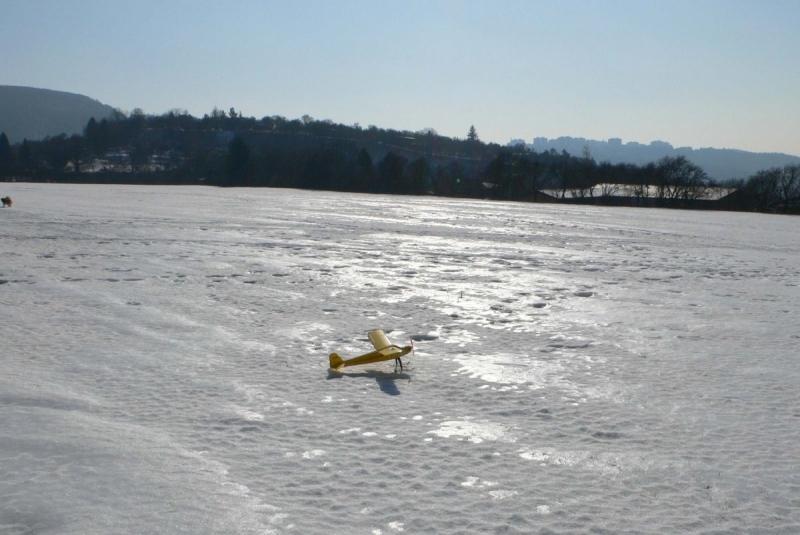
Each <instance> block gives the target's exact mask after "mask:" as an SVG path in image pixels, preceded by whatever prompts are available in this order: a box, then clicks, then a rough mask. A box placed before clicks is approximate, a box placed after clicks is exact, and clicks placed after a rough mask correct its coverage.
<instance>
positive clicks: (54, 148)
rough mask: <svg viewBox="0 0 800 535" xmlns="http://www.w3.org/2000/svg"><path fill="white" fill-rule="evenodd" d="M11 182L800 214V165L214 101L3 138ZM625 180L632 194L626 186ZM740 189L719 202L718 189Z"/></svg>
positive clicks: (1, 167)
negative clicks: (748, 172) (752, 166)
mask: <svg viewBox="0 0 800 535" xmlns="http://www.w3.org/2000/svg"><path fill="white" fill-rule="evenodd" d="M0 180H29V181H58V182H91V183H139V184H207V185H216V186H223V187H285V188H300V189H316V190H332V191H344V192H364V193H387V194H404V195H438V196H450V197H469V198H490V199H498V200H511V201H544V200H550V201H552V200H558V201H560V202H578V203H580V202H584V203H589V202H591V203H615V204H620V203H622V202H624V203H630V204H637V205H646V206H665V207H685V208H712V207H716V208H724V209H731V210H748V211H762V212H782V213H800V165H794V166H792V165H788V166H785V167H783V168H772V169H767V170H763V171H760V172H758V173H757V174H755V175H753V176H751V177H749V178H746V179H741V180H736V181H727V182H726V183H722V184H720V183H717V182H715V181H713V180H711V179H710V178H709V177H708V175H707V174H706V173H705V171H704V170H703V169H702V168H700V167H699V166H697V165H695V164H693V163H692V162H691V161H689V160H688V159H687V158H685V157H684V156H677V157H671V156H670V157H665V158H662V159H660V160H658V161H656V162H652V163H649V164H646V165H636V164H611V163H608V162H602V163H597V162H596V161H595V160H594V159H593V158H592V156H591V154H590V153H589V150H588V148H585V149H584V152H583V154H582V155H581V156H573V155H571V154H569V153H567V152H566V151H562V152H560V153H559V152H556V151H555V150H550V151H543V152H536V151H535V150H533V149H531V148H529V147H525V146H524V145H522V144H520V145H515V146H508V147H502V146H500V145H497V144H495V143H484V142H483V141H481V140H480V138H479V136H478V133H477V130H476V129H475V127H474V126H471V127H470V128H469V131H468V133H467V135H466V137H465V138H463V139H459V138H450V137H446V136H441V135H439V134H438V133H437V132H436V131H435V130H434V129H433V128H426V129H423V130H420V131H417V132H410V131H397V130H392V129H382V128H378V127H376V126H374V125H370V126H368V127H366V128H363V127H361V126H360V125H358V124H354V125H343V124H337V123H334V122H333V121H330V120H316V119H314V118H312V117H310V116H308V115H305V116H303V117H301V118H300V119H293V120H290V119H287V118H285V117H282V116H269V117H263V118H261V119H256V118H254V117H244V116H243V114H242V113H241V112H237V111H236V110H235V109H234V108H230V109H229V110H228V111H224V110H219V109H217V108H215V109H214V110H212V112H211V113H209V114H206V115H204V116H203V117H201V118H198V117H193V116H191V115H190V114H188V113H187V112H185V111H182V110H171V111H170V112H167V113H165V114H162V115H147V114H145V113H144V112H143V111H142V110H140V109H135V110H134V111H133V112H131V113H123V112H120V111H117V112H115V114H114V115H113V116H112V117H110V118H107V119H102V120H101V121H96V120H95V119H91V120H90V121H89V122H88V124H87V125H86V128H85V129H84V132H83V134H82V135H73V136H69V137H68V136H66V135H61V136H55V137H49V138H46V139H44V140H41V141H29V140H24V141H22V142H21V143H18V144H16V145H14V146H11V145H10V144H9V142H8V138H7V137H6V135H5V134H4V133H2V134H0ZM622 188H624V190H625V191H624V193H623V192H621V191H620V189H622ZM719 188H728V189H729V190H730V191H735V192H734V193H732V194H731V195H728V196H726V197H725V199H722V200H720V201H712V200H711V198H712V196H710V194H709V193H710V192H711V191H712V190H715V189H717V190H718V189H719Z"/></svg>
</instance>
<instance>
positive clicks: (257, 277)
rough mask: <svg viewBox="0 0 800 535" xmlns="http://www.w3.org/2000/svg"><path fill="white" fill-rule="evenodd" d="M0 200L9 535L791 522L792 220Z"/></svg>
mask: <svg viewBox="0 0 800 535" xmlns="http://www.w3.org/2000/svg"><path fill="white" fill-rule="evenodd" d="M0 195H3V196H5V195H10V196H11V197H12V198H13V199H14V206H13V208H5V209H0V533H3V534H14V535H16V534H34V533H35V534H75V535H77V534H81V535H86V534H112V533H113V534H117V533H120V534H121V533H132V534H133V533H135V534H140V533H142V534H143V533H154V534H162V533H193V534H197V533H236V534H239V533H243V534H272V533H275V534H284V533H297V534H331V533H342V534H365V535H374V534H382V535H389V534H399V533H404V534H416V533H432V534H453V533H558V534H566V533H575V534H578V533H609V534H621V533H645V534H665V533H720V534H723V533H724V534H737V533H741V534H751V533H765V534H787V535H788V534H797V533H800V287H799V286H798V285H799V284H800V253H798V249H800V218H797V217H781V216H769V215H755V214H742V213H707V212H686V211H668V210H652V209H623V208H594V207H564V206H553V205H531V204H509V203H498V202H479V201H464V200H445V199H436V198H409V197H383V196H366V195H344V194H334V193H322V192H300V191H293V190H275V189H257V190H246V189H231V190H224V189H214V188H205V187H195V188H188V187H187V188H179V187H135V186H124V187H116V186H67V185H46V184H21V183H16V184H2V191H0ZM374 328H383V329H384V330H385V331H386V332H387V334H388V336H389V338H390V339H391V340H392V341H393V342H395V343H397V344H400V345H405V344H408V341H409V338H413V339H414V340H415V347H416V351H415V355H414V356H409V358H407V359H404V360H405V362H406V364H407V365H409V366H410V367H411V368H412V370H411V371H410V372H404V373H394V371H393V370H394V365H393V363H392V362H384V363H380V364H376V365H372V366H366V367H361V368H346V369H345V371H346V373H344V374H341V375H339V374H333V373H329V371H328V353H329V352H331V351H337V352H339V353H340V354H341V355H342V356H343V357H345V358H347V357H351V356H355V355H358V354H360V353H364V352H367V351H368V350H370V348H371V346H370V345H369V342H368V341H367V338H366V336H365V333H366V331H367V330H369V329H374Z"/></svg>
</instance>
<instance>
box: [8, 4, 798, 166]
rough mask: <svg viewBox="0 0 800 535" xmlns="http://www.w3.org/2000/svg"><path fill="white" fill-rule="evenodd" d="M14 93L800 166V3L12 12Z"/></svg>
mask: <svg viewBox="0 0 800 535" xmlns="http://www.w3.org/2000/svg"><path fill="white" fill-rule="evenodd" d="M0 15H1V17H0V51H1V52H0V84H2V85H22V86H31V87H42V88H47V89H56V90H60V91H69V92H72V93H80V94H84V95H87V96H90V97H92V98H95V99H97V100H99V101H101V102H103V103H105V104H109V105H111V106H114V107H119V108H121V109H123V110H126V111H130V110H132V109H133V108H137V107H139V108H142V109H144V111H145V112H147V113H154V114H160V113H163V112H166V111H168V110H170V109H173V108H180V109H186V110H188V111H189V113H191V114H192V115H195V116H202V115H203V114H204V113H209V112H210V111H211V110H212V109H213V108H214V107H215V106H216V107H219V108H221V109H225V110H227V109H228V108H230V107H235V108H236V109H237V110H239V111H241V112H243V113H244V115H245V116H248V117H250V116H253V117H257V118H261V117H263V116H265V115H283V116H285V117H288V118H290V119H294V118H299V117H301V116H302V115H304V114H309V115H311V116H312V117H314V118H316V119H331V120H333V121H335V122H338V123H345V124H353V123H359V124H361V125H362V126H365V127H366V126H368V125H372V124H374V125H376V126H378V127H381V128H394V129H398V130H412V131H416V130H421V129H423V128H427V127H432V128H435V129H436V130H437V131H438V132H439V133H440V134H442V135H447V136H457V137H465V136H466V134H467V130H468V129H469V127H470V125H472V124H474V125H475V128H476V129H477V131H478V134H479V136H480V137H481V139H483V140H484V141H494V142H497V143H501V144H505V143H506V142H508V141H509V140H510V139H511V138H522V139H525V140H526V141H528V142H530V141H531V140H532V139H533V138H534V137H539V136H542V137H550V138H553V137H559V136H573V137H585V138H589V139H600V140H604V139H608V138H610V137H620V138H622V139H623V140H624V141H626V142H627V141H638V142H642V143H649V142H650V141H653V140H662V141H667V142H669V143H672V144H673V145H674V146H676V147H680V146H687V145H688V146H693V147H695V148H700V147H717V148H737V149H743V150H750V151H758V152H785V153H788V154H795V155H800V26H799V25H798V23H800V0H757V1H744V0H725V1H713V0H673V1H667V0H616V1H613V0H583V1H571V0H547V1H539V0H522V1H511V0H508V1H504V0H495V1H466V0H463V1H457V0H440V1H436V0H430V1H414V0H391V1H390V0H387V1H380V0H363V1H353V0H328V1H306V0H286V1H277V0H274V1H273V0H238V1H237V0H229V1H227V2H221V1H219V0H216V1H207V0H184V1H170V0H158V1H155V0H76V1H62V0H0Z"/></svg>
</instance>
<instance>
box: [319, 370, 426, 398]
mask: <svg viewBox="0 0 800 535" xmlns="http://www.w3.org/2000/svg"><path fill="white" fill-rule="evenodd" d="M344 377H352V378H358V377H368V378H370V379H375V382H377V383H378V387H380V389H381V392H383V393H385V394H388V395H390V396H399V395H400V389H398V388H397V384H396V383H395V381H396V380H398V379H401V380H406V381H411V376H410V375H409V374H407V373H403V372H400V373H395V372H392V373H387V372H381V371H364V372H334V371H328V379H329V380H330V379H342V378H344Z"/></svg>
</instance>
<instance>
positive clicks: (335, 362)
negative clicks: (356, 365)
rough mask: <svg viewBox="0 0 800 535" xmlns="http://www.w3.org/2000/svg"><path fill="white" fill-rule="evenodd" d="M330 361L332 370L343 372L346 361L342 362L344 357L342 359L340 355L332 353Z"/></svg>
mask: <svg viewBox="0 0 800 535" xmlns="http://www.w3.org/2000/svg"><path fill="white" fill-rule="evenodd" d="M330 360H331V368H332V369H334V370H341V369H342V368H344V360H342V357H340V356H339V354H338V353H331V354H330Z"/></svg>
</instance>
